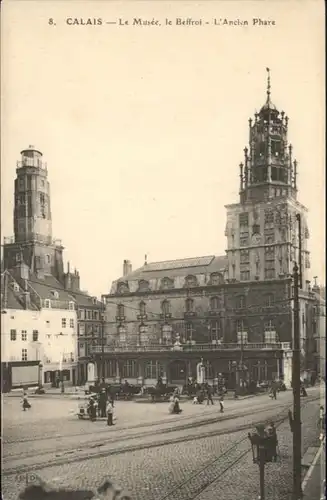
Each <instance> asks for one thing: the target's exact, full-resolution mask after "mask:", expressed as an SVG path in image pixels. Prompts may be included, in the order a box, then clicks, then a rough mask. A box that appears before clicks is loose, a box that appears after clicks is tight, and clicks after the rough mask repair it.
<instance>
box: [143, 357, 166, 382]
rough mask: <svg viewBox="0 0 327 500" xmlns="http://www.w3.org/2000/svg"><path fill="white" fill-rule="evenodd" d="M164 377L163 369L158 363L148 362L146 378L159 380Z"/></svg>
mask: <svg viewBox="0 0 327 500" xmlns="http://www.w3.org/2000/svg"><path fill="white" fill-rule="evenodd" d="M162 376H163V367H162V365H161V363H159V362H158V361H147V362H146V364H145V378H152V379H156V380H158V378H159V377H162Z"/></svg>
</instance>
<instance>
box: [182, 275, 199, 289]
mask: <svg viewBox="0 0 327 500" xmlns="http://www.w3.org/2000/svg"><path fill="white" fill-rule="evenodd" d="M194 286H198V280H197V278H196V276H193V275H192V274H190V275H189V276H186V278H185V283H184V287H186V288H191V287H194Z"/></svg>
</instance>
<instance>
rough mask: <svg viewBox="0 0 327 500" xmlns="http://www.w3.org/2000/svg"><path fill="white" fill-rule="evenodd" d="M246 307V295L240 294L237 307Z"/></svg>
mask: <svg viewBox="0 0 327 500" xmlns="http://www.w3.org/2000/svg"><path fill="white" fill-rule="evenodd" d="M244 308H245V296H244V295H240V296H239V297H237V299H236V309H244Z"/></svg>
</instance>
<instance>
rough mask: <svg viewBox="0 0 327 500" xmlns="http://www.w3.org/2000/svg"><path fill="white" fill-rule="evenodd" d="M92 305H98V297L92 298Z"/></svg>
mask: <svg viewBox="0 0 327 500" xmlns="http://www.w3.org/2000/svg"><path fill="white" fill-rule="evenodd" d="M92 303H93V304H94V305H95V304H96V303H97V298H96V297H92Z"/></svg>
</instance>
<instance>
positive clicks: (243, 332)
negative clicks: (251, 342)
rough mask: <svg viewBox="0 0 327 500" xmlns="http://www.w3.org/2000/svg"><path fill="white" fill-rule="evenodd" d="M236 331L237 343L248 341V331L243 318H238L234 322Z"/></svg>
mask: <svg viewBox="0 0 327 500" xmlns="http://www.w3.org/2000/svg"><path fill="white" fill-rule="evenodd" d="M236 333H237V343H238V344H242V343H243V344H247V343H248V332H247V327H246V325H245V323H244V321H243V320H238V321H237V322H236Z"/></svg>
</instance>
